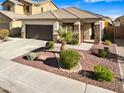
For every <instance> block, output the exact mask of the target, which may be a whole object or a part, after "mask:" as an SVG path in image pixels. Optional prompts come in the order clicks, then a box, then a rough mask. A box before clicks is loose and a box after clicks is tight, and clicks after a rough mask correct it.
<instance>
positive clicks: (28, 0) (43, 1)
mask: <svg viewBox="0 0 124 93" xmlns="http://www.w3.org/2000/svg"><path fill="white" fill-rule="evenodd" d="M23 1H25V2H27V3H29V4H35V5H40V4H42V3H45V2H48V1H49V0H41V1H39V2H35V1H32V0H23Z"/></svg>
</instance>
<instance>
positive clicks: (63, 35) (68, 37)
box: [58, 28, 73, 50]
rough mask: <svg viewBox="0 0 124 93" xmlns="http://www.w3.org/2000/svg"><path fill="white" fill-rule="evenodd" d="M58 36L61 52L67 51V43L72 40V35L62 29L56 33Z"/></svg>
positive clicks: (70, 32)
mask: <svg viewBox="0 0 124 93" xmlns="http://www.w3.org/2000/svg"><path fill="white" fill-rule="evenodd" d="M58 34H59V36H60V40H61V42H62V46H61V50H66V49H67V46H66V44H67V42H68V41H69V40H71V39H72V36H73V33H72V31H70V30H67V29H66V28H62V29H61V30H59V31H58Z"/></svg>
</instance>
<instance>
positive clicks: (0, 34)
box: [0, 29, 9, 40]
mask: <svg viewBox="0 0 124 93" xmlns="http://www.w3.org/2000/svg"><path fill="white" fill-rule="evenodd" d="M8 36H9V30H7V29H1V30H0V39H1V40H4V39H6V38H7V37H8Z"/></svg>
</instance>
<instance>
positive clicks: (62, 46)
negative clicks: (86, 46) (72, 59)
mask: <svg viewBox="0 0 124 93" xmlns="http://www.w3.org/2000/svg"><path fill="white" fill-rule="evenodd" d="M67 49H68V48H67V43H66V41H62V45H61V51H63V50H67Z"/></svg>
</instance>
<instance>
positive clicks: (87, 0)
mask: <svg viewBox="0 0 124 93" xmlns="http://www.w3.org/2000/svg"><path fill="white" fill-rule="evenodd" d="M84 1H85V2H100V1H104V2H113V1H122V0H84Z"/></svg>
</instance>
